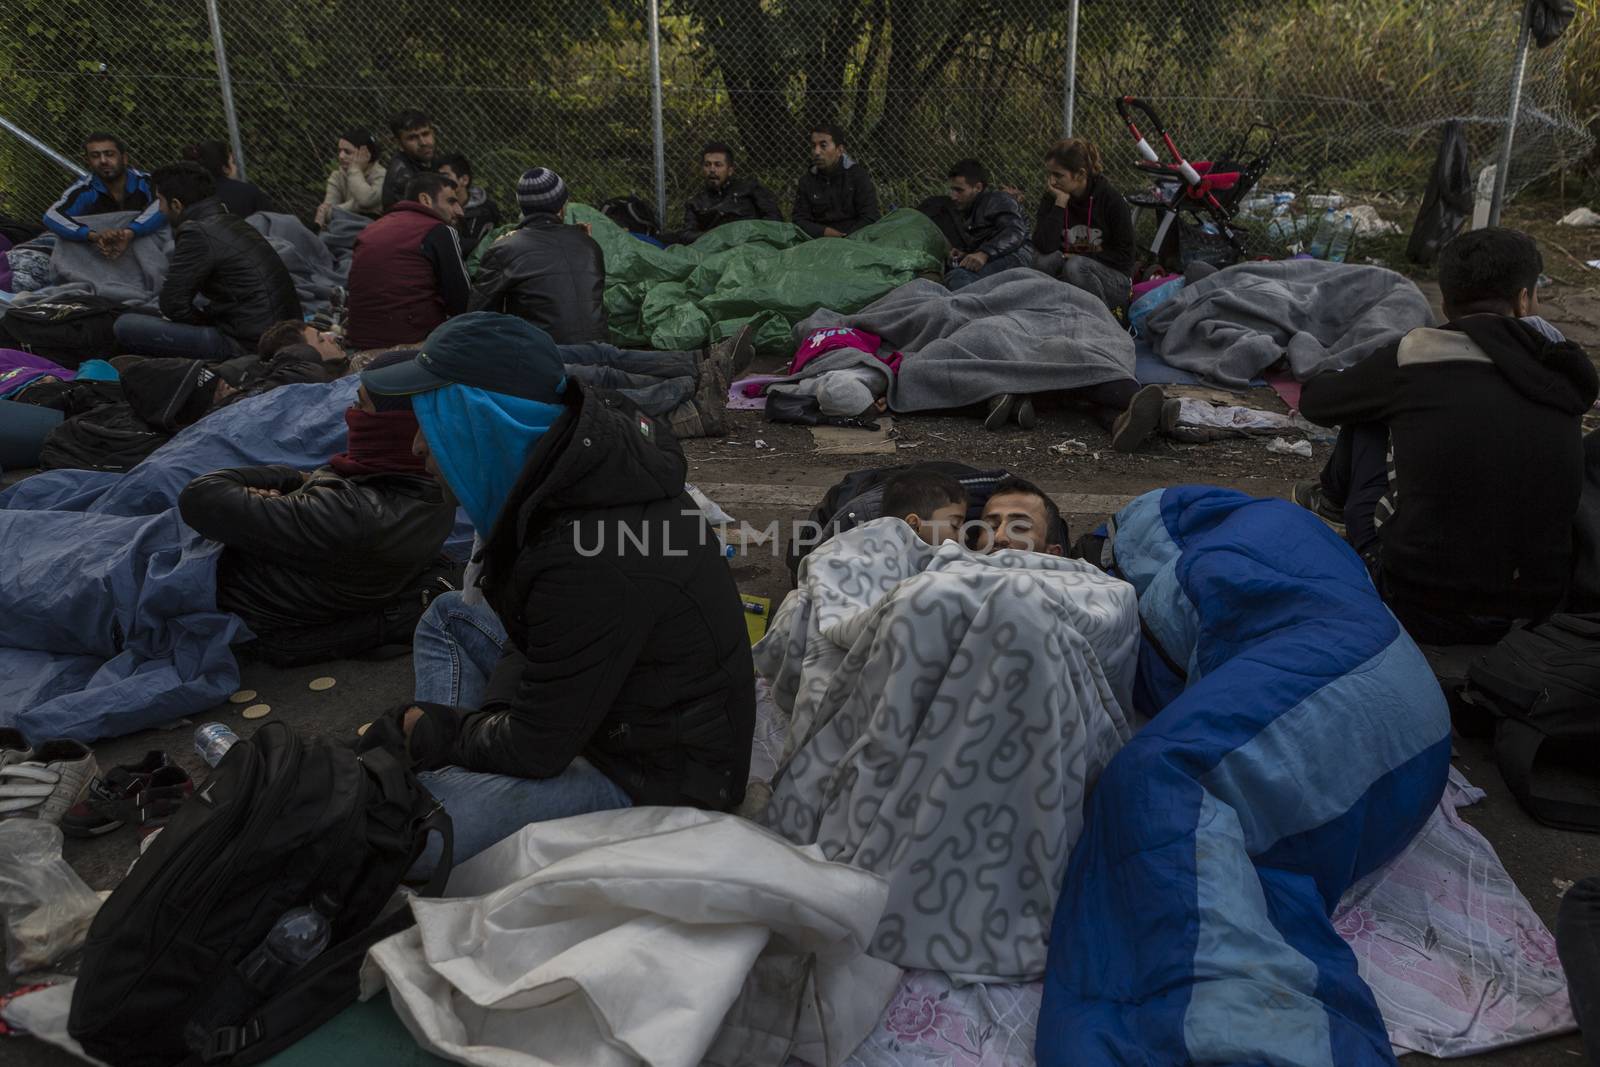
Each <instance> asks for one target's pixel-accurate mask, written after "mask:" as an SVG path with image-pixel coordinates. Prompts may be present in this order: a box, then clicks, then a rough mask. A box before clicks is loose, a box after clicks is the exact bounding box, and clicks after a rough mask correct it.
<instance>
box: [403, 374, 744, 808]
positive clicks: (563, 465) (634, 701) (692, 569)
mask: <svg viewBox="0 0 1600 1067" xmlns="http://www.w3.org/2000/svg"><path fill="white" fill-rule="evenodd" d="M574 386H575V388H573V387H574ZM567 396H568V399H567V405H568V406H567V410H566V411H565V413H563V414H562V415H561V417H560V418H559V419H557V420H556V423H555V425H554V426H552V427H551V428H550V430H549V431H548V432H547V433H546V434H545V435H544V438H543V439H542V440H541V441H540V443H539V445H538V447H537V448H536V449H535V450H534V453H533V455H532V456H530V457H529V459H528V463H527V465H526V466H525V467H524V468H523V471H522V475H521V477H520V478H519V479H518V482H517V485H516V487H515V488H513V489H512V491H511V496H510V499H509V500H508V502H507V503H506V506H505V509H504V511H502V513H501V517H500V519H499V520H498V521H497V522H496V524H495V529H494V530H493V531H492V532H491V534H490V535H489V538H488V541H487V543H486V545H485V548H484V576H483V582H482V584H483V588H484V592H485V594H486V595H487V597H488V599H489V603H490V605H491V606H492V607H493V608H494V609H495V611H496V613H497V614H498V615H499V616H500V619H501V620H502V621H503V622H504V623H505V626H506V631H507V633H508V635H509V637H510V641H509V643H508V644H507V655H506V657H505V658H504V659H502V660H501V662H500V665H499V667H498V668H497V669H496V670H495V673H494V676H493V677H492V678H491V679H490V683H489V693H488V697H487V698H486V700H485V701H484V706H483V708H482V709H480V710H471V709H450V708H440V707H438V706H436V705H435V706H425V707H424V711H425V712H427V714H426V715H425V717H424V719H423V721H422V722H420V723H419V724H418V726H417V728H416V730H415V731H414V732H413V733H412V735H411V741H410V754H411V756H412V760H413V762H414V763H417V764H419V765H420V766H423V767H429V766H439V765H443V764H447V763H453V764H456V765H459V766H462V767H466V768H468V769H469V770H478V771H489V772H492V773H495V774H509V775H517V776H520V777H524V778H550V777H553V776H555V775H558V774H560V773H561V772H562V771H564V770H566V769H567V767H568V766H569V765H570V764H571V763H572V761H573V759H574V758H575V757H577V756H579V755H582V756H584V757H586V758H587V759H588V760H589V761H590V762H591V763H593V764H594V765H595V766H596V767H598V768H600V770H602V771H604V772H605V773H606V774H607V775H608V776H609V777H610V778H611V779H612V780H613V781H615V782H616V783H617V784H618V785H620V786H622V788H623V789H625V790H627V792H628V795H629V796H630V797H632V798H633V801H634V803H636V804H685V805H692V806H696V807H702V808H711V809H720V810H727V809H731V808H734V807H736V806H737V805H738V804H739V803H740V801H741V800H742V799H743V797H744V787H745V781H746V778H747V777H748V774H749V768H750V742H751V737H752V735H753V734H754V731H755V686H754V678H755V668H754V665H753V663H752V661H751V658H750V639H749V636H748V634H747V631H746V629H745V623H744V612H743V607H742V606H741V604H740V601H739V591H738V589H737V587H735V585H734V581H733V574H732V572H731V571H730V570H729V569H728V564H727V561H726V560H725V559H723V558H722V556H721V554H720V553H719V552H718V551H717V549H716V547H715V544H716V542H715V539H714V537H713V535H712V531H711V528H710V527H709V526H708V525H707V524H706V521H705V519H704V518H703V517H702V516H701V514H700V512H699V510H698V509H697V508H696V507H695V504H694V501H693V500H692V499H691V498H690V497H689V496H688V495H687V494H686V493H685V492H684V483H683V479H684V473H685V471H686V469H687V463H686V461H685V460H684V458H683V452H682V450H681V449H680V448H679V447H678V442H677V441H676V440H675V439H674V438H673V436H672V433H671V431H670V430H669V429H668V427H667V424H666V423H665V422H658V421H655V420H652V419H650V418H649V417H648V416H645V415H642V414H640V413H639V412H638V411H637V410H636V409H634V408H633V406H632V405H631V404H629V403H628V402H627V401H626V400H624V399H622V398H621V397H619V396H617V395H616V394H613V393H609V392H606V391H604V390H591V389H588V388H586V387H584V386H583V385H581V384H579V383H577V382H571V383H570V385H569V389H568V394H567ZM641 546H642V547H641Z"/></svg>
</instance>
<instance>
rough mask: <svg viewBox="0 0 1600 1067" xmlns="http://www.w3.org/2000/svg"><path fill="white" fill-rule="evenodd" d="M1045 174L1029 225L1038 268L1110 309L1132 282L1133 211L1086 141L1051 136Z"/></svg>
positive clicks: (1122, 301)
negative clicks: (1061, 139)
mask: <svg viewBox="0 0 1600 1067" xmlns="http://www.w3.org/2000/svg"><path fill="white" fill-rule="evenodd" d="M1044 167H1045V172H1046V174H1047V175H1048V178H1047V180H1046V183H1045V192H1044V196H1042V197H1041V198H1040V200H1039V212H1038V216H1037V219H1036V220H1035V222H1034V226H1033V247H1034V249H1035V250H1037V251H1038V253H1039V257H1038V258H1037V259H1036V260H1035V261H1034V266H1035V268H1036V269H1038V270H1042V271H1044V272H1045V273H1046V274H1048V275H1050V276H1051V277H1052V278H1059V279H1060V280H1061V281H1064V282H1067V283H1068V284H1070V285H1076V286H1077V287H1078V288H1079V289H1083V290H1086V291H1088V292H1091V293H1093V294H1094V295H1095V296H1097V297H1099V298H1100V299H1101V300H1102V301H1104V302H1105V305H1106V306H1107V307H1109V308H1111V309H1112V310H1113V311H1116V310H1117V309H1119V308H1126V307H1127V306H1128V297H1129V295H1130V293H1131V291H1132V288H1133V277H1132V275H1133V249H1134V237H1133V212H1131V211H1130V210H1128V202H1127V201H1126V200H1124V199H1122V194H1121V193H1119V192H1118V191H1117V190H1116V188H1115V187H1114V186H1113V185H1112V184H1111V183H1110V182H1109V181H1108V180H1106V176H1105V175H1104V174H1103V173H1101V162H1100V150H1099V149H1098V148H1096V147H1095V146H1094V145H1092V144H1090V143H1089V142H1088V141H1085V140H1081V139H1078V138H1069V139H1068V140H1065V141H1057V142H1056V143H1055V145H1054V147H1052V148H1051V149H1050V151H1048V152H1046V153H1045V156H1044Z"/></svg>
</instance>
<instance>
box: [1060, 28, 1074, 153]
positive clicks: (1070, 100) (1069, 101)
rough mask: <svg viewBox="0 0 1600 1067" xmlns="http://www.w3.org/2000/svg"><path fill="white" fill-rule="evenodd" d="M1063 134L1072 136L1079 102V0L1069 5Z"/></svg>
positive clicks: (1062, 108) (1062, 105) (1062, 106)
mask: <svg viewBox="0 0 1600 1067" xmlns="http://www.w3.org/2000/svg"><path fill="white" fill-rule="evenodd" d="M1062 97H1063V100H1062V104H1061V110H1062V115H1061V136H1063V137H1071V136H1072V111H1073V108H1074V107H1075V106H1076V105H1077V103H1078V0H1072V2H1071V3H1070V4H1068V5H1067V87H1066V91H1065V92H1063V93H1062Z"/></svg>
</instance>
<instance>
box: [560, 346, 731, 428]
mask: <svg viewBox="0 0 1600 1067" xmlns="http://www.w3.org/2000/svg"><path fill="white" fill-rule="evenodd" d="M754 335H755V331H754V330H753V329H752V328H751V327H750V326H749V324H746V325H744V326H742V327H740V328H739V331H738V332H737V333H735V334H734V335H733V336H732V337H730V338H728V339H727V340H726V341H720V342H718V343H717V344H714V345H711V346H709V347H707V348H703V349H701V350H700V351H698V352H651V351H644V350H639V349H626V348H618V347H617V346H616V345H611V344H605V343H603V342H592V343H588V344H579V345H558V346H556V348H557V351H558V352H560V354H561V363H562V365H563V367H565V368H566V373H567V377H569V378H571V379H573V380H574V381H580V382H583V383H584V384H585V385H588V386H591V387H593V388H597V389H607V390H610V391H612V392H615V393H618V394H620V395H621V396H623V397H625V398H627V399H628V400H629V401H630V402H631V403H632V404H633V405H634V406H635V407H637V408H638V409H639V410H640V411H642V412H644V413H645V414H646V415H649V416H651V417H653V418H659V419H664V420H666V422H667V424H668V425H669V426H671V427H672V435H673V436H674V437H676V438H677V439H678V440H680V441H684V440H688V439H689V438H691V437H721V436H722V435H723V433H724V432H726V428H727V423H726V417H725V416H726V412H727V406H728V387H729V384H730V383H731V382H732V380H733V379H734V377H735V376H737V375H738V374H739V373H740V372H742V371H743V370H744V369H745V368H746V367H748V366H749V365H750V361H751V360H752V359H753V358H755V344H754V341H753V338H754Z"/></svg>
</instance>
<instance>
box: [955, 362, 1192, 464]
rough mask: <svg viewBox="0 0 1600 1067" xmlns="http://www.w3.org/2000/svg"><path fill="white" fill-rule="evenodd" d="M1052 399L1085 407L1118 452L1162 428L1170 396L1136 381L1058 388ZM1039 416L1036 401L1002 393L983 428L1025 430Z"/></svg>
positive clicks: (1132, 447)
mask: <svg viewBox="0 0 1600 1067" xmlns="http://www.w3.org/2000/svg"><path fill="white" fill-rule="evenodd" d="M1046 395H1049V396H1056V397H1062V398H1064V399H1067V400H1071V401H1078V402H1081V403H1082V404H1084V405H1085V406H1086V407H1087V408H1088V409H1089V413H1090V415H1092V416H1093V417H1094V420H1095V421H1096V422H1098V423H1099V424H1100V427H1101V429H1103V430H1105V431H1106V433H1108V434H1110V435H1111V447H1112V448H1113V449H1114V450H1115V451H1118V452H1133V451H1135V450H1136V449H1138V447H1139V446H1140V445H1142V444H1144V442H1145V441H1146V440H1148V439H1149V437H1150V435H1151V434H1152V433H1154V432H1155V431H1156V430H1157V429H1158V428H1159V427H1160V426H1161V410H1162V405H1163V404H1165V403H1166V394H1165V393H1163V392H1162V390H1161V386H1159V385H1146V386H1141V385H1140V384H1139V383H1138V382H1137V381H1135V380H1134V379H1132V378H1124V379H1122V380H1121V381H1115V382H1101V383H1100V384H1098V385H1088V386H1083V387H1082V388H1078V389H1057V390H1053V391H1052V392H1050V393H1049V394H1046ZM1037 420H1038V413H1037V412H1036V411H1034V402H1033V399H1032V398H1031V397H1029V396H1023V395H1021V394H1016V393H1001V394H1000V395H999V396H997V397H994V398H992V399H991V400H990V401H989V414H988V416H987V417H986V418H985V419H984V420H983V428H984V429H986V430H990V431H999V430H1003V429H1005V428H1006V427H1007V426H1008V425H1010V424H1012V423H1015V424H1016V425H1018V426H1020V427H1021V428H1022V429H1024V430H1031V429H1033V427H1034V426H1035V425H1036V423H1037Z"/></svg>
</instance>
